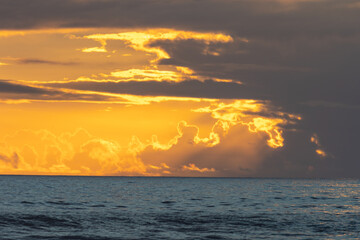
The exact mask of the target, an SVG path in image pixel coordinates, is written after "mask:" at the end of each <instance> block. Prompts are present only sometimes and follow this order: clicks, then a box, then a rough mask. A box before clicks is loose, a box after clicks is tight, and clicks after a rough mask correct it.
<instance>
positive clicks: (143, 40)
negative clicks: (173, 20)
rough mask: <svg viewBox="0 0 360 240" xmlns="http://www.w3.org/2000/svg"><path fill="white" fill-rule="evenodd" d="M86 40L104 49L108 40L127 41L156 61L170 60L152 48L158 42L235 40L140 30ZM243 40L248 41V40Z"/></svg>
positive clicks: (199, 34)
mask: <svg viewBox="0 0 360 240" xmlns="http://www.w3.org/2000/svg"><path fill="white" fill-rule="evenodd" d="M85 38H87V39H93V40H95V41H99V42H101V44H102V47H104V46H105V44H104V43H103V42H104V41H107V40H121V41H125V43H126V44H128V45H129V46H130V47H131V48H133V49H135V50H138V51H144V52H147V53H153V54H155V55H156V56H157V58H156V59H155V61H157V60H159V59H164V58H170V56H169V54H168V53H167V52H166V51H164V50H163V49H161V48H159V47H154V46H150V43H151V42H154V41H157V40H171V41H175V40H189V39H191V40H196V41H201V42H204V43H205V44H207V45H209V44H210V43H215V42H220V43H227V42H232V41H233V38H232V37H231V36H229V35H226V34H222V33H200V32H191V31H179V30H174V29H149V30H143V29H139V30H136V31H131V32H121V33H110V34H109V33H108V34H92V35H88V36H85ZM243 40H244V41H247V40H246V39H243Z"/></svg>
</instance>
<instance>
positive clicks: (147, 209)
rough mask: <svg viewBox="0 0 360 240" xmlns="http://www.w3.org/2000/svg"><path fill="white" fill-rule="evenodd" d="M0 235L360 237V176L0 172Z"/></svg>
mask: <svg viewBox="0 0 360 240" xmlns="http://www.w3.org/2000/svg"><path fill="white" fill-rule="evenodd" d="M0 239H11V240H13V239H360V181H359V180H341V181H340V180H285V179H282V180H280V179H219V178H122V177H41V176H36V177H34V176H0Z"/></svg>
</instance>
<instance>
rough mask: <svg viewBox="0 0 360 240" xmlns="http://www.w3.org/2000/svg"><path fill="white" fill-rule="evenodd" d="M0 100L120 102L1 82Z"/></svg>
mask: <svg viewBox="0 0 360 240" xmlns="http://www.w3.org/2000/svg"><path fill="white" fill-rule="evenodd" d="M0 100H49V101H50V100H51V101H54V100H55V101H56V100H59V101H112V100H114V101H115V100H117V101H120V100H121V98H116V99H115V98H111V97H106V96H103V95H98V94H87V93H76V92H66V91H62V90H57V89H51V88H43V87H34V86H27V85H24V84H20V83H14V82H10V81H5V80H0Z"/></svg>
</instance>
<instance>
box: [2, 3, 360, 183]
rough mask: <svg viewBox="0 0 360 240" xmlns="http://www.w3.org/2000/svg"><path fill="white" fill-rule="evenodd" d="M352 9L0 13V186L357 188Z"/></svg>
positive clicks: (9, 7)
mask: <svg viewBox="0 0 360 240" xmlns="http://www.w3.org/2000/svg"><path fill="white" fill-rule="evenodd" d="M359 76H360V1H358V0H341V1H339V0H238V1H233V0H207V1H202V0H166V1H165V0H121V1H116V0H49V1H45V0H32V1H26V0H2V1H1V2H0V174H31V175H33V174H35V175H37V174H41V175H111V176H196V177H301V178H303V177H305V178H307V177H319V178H320V177H341V178H347V177H360V171H359V169H360V158H359V154H358V149H359V147H358V146H359V144H360V141H359V134H360V126H359V123H360V94H359V90H360V77H359Z"/></svg>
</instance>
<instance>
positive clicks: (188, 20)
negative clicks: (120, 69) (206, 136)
mask: <svg viewBox="0 0 360 240" xmlns="http://www.w3.org/2000/svg"><path fill="white" fill-rule="evenodd" d="M283 2H290V1H283ZM356 6H357V7H356ZM359 6H360V1H359V0H342V1H339V0H324V1H318V0H313V1H299V2H297V1H293V3H287V4H285V3H281V1H269V0H239V1H233V0H208V1H202V0H181V1H180V0H170V1H169V0H122V1H115V0H106V1H100V0H98V1H96V0H88V1H87V0H50V1H45V0H33V1H31V4H29V2H28V1H26V0H2V1H1V2H0V29H29V28H41V27H125V28H130V27H169V28H177V29H187V30H197V31H221V32H225V33H228V34H231V35H232V36H233V37H234V39H235V42H234V43H232V44H214V45H211V46H209V47H210V48H211V49H210V50H212V51H219V53H221V54H220V55H219V56H212V55H205V54H204V53H203V50H204V45H203V43H199V42H196V41H190V40H189V41H158V42H153V43H152V44H153V45H156V46H160V47H162V48H163V49H165V50H166V51H167V52H168V53H169V55H170V56H171V59H166V60H162V61H161V64H164V65H176V66H185V67H190V68H191V69H193V70H195V72H196V73H197V74H199V75H202V76H208V77H209V79H212V78H228V79H234V80H235V81H240V82H242V83H243V85H236V84H225V83H216V82H213V81H205V82H204V83H200V82H196V81H186V82H182V83H176V84H171V83H155V82H148V83H138V82H136V83H135V82H129V83H117V84H115V83H102V84H97V83H90V82H85V83H69V84H67V85H63V86H64V87H68V88H73V89H83V90H85V89H87V90H97V91H108V92H116V93H132V94H139V95H170V96H197V97H220V98H251V99H260V100H270V101H271V102H272V103H273V104H274V105H276V106H278V107H280V108H281V109H283V110H284V111H287V112H292V113H297V114H300V115H302V117H303V120H302V121H301V122H300V123H299V124H298V125H297V129H296V131H290V130H286V131H285V136H286V138H285V140H286V142H285V147H284V148H282V149H280V150H276V151H275V152H273V155H271V156H270V155H269V156H268V157H267V161H264V162H263V165H261V166H260V167H259V170H258V172H253V175H254V176H297V177H360V173H358V171H357V169H359V168H360V165H359V162H360V161H359V160H358V150H357V145H358V143H359V140H358V135H359V133H360V126H359V124H358V123H359V122H360V110H359V106H360V95H359V93H358V92H359V90H360V80H359V76H360V66H359V62H360V61H359V56H360V44H359V42H360V7H359ZM237 37H242V38H247V39H248V40H249V42H248V43H245V42H243V41H237V40H236V39H237ZM52 86H53V87H55V85H52ZM56 87H60V85H57V86H56ZM42 91H45V90H44V89H37V88H33V87H27V86H15V85H11V84H10V85H9V83H4V82H0V92H1V93H3V92H12V93H21V94H25V93H26V94H30V95H32V96H35V95H36V96H39V95H41V96H45V94H46V93H44V92H42ZM54 91H55V90H54ZM54 93H55V94H59V93H56V91H55V92H53V93H52V94H54ZM61 96H63V95H61ZM314 133H316V134H317V135H318V136H319V139H320V141H321V142H322V145H323V147H324V150H325V151H327V152H329V153H330V154H329V156H328V157H327V158H325V159H320V158H319V157H318V156H317V155H316V154H315V146H314V144H313V143H311V142H310V136H311V135H312V134H314Z"/></svg>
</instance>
